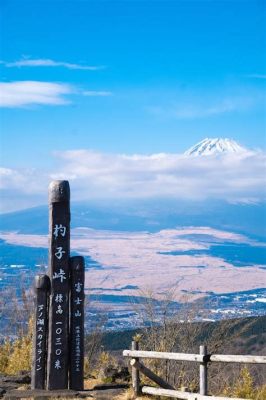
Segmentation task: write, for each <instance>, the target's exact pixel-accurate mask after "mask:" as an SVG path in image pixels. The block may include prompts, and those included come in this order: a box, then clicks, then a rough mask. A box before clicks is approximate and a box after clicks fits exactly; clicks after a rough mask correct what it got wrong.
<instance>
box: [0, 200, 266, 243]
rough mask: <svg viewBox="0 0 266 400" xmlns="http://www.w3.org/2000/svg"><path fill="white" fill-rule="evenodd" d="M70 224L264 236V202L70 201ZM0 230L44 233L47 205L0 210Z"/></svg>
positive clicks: (122, 229) (46, 227)
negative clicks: (212, 230)
mask: <svg viewBox="0 0 266 400" xmlns="http://www.w3.org/2000/svg"><path fill="white" fill-rule="evenodd" d="M71 226H72V228H77V227H88V228H93V229H106V230H119V231H148V232H156V231H159V230H161V229H168V228H175V227H176V226H210V227H213V228H217V229H225V230H231V231H234V232H241V233H244V234H247V235H251V236H253V235H254V236H257V237H260V238H265V237H266V204H265V203H262V204H242V205H240V204H230V203H227V202H226V201H218V200H217V201H214V200H212V201H179V200H175V199H172V200H166V199H153V200H147V199H145V200H135V201H133V200H132V201H129V200H128V201H126V200H124V201H122V200H120V201H119V200H114V201H109V202H103V201H102V202H91V201H90V202H89V201H88V202H79V203H78V202H73V203H72V205H71ZM0 231H17V232H20V233H28V234H30V233H35V234H46V233H48V207H47V206H40V207H35V208H30V209H27V210H21V211H16V212H12V213H7V214H2V215H1V216H0Z"/></svg>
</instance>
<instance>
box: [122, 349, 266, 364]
mask: <svg viewBox="0 0 266 400" xmlns="http://www.w3.org/2000/svg"><path fill="white" fill-rule="evenodd" d="M123 356H124V357H132V358H136V357H139V358H151V359H153V358H156V359H162V360H176V361H194V362H200V363H203V362H228V363H247V364H266V356H249V355H247V356H245V355H243V356H241V355H224V354H207V355H201V354H187V353H165V352H158V351H142V350H141V351H140V350H139V351H132V350H124V351H123Z"/></svg>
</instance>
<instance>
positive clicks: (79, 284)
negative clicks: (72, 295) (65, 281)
mask: <svg viewBox="0 0 266 400" xmlns="http://www.w3.org/2000/svg"><path fill="white" fill-rule="evenodd" d="M75 288H76V292H77V293H80V292H81V290H82V283H80V282H78V283H75Z"/></svg>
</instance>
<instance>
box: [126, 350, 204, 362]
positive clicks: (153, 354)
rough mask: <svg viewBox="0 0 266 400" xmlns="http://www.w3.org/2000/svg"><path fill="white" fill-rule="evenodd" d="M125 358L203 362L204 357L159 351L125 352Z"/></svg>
mask: <svg viewBox="0 0 266 400" xmlns="http://www.w3.org/2000/svg"><path fill="white" fill-rule="evenodd" d="M123 356H124V357H132V358H136V357H137V358H151V359H152V358H156V359H162V360H177V361H197V362H203V361H204V356H202V355H200V354H185V353H165V352H159V351H142V350H138V351H132V350H124V351H123Z"/></svg>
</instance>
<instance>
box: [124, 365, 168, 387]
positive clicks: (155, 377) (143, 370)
mask: <svg viewBox="0 0 266 400" xmlns="http://www.w3.org/2000/svg"><path fill="white" fill-rule="evenodd" d="M130 365H131V366H132V367H135V368H137V369H138V370H139V371H140V372H141V373H142V374H143V375H145V376H147V377H148V378H149V379H150V380H152V381H153V382H155V383H157V385H159V386H160V387H162V388H163V389H171V390H175V388H174V387H173V386H172V385H170V384H169V383H168V382H166V381H165V380H164V379H162V378H160V376H158V375H156V374H155V373H154V372H152V371H151V370H150V369H149V368H147V367H146V366H145V365H143V364H142V363H141V362H139V361H137V360H136V359H132V360H131V361H130Z"/></svg>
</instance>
